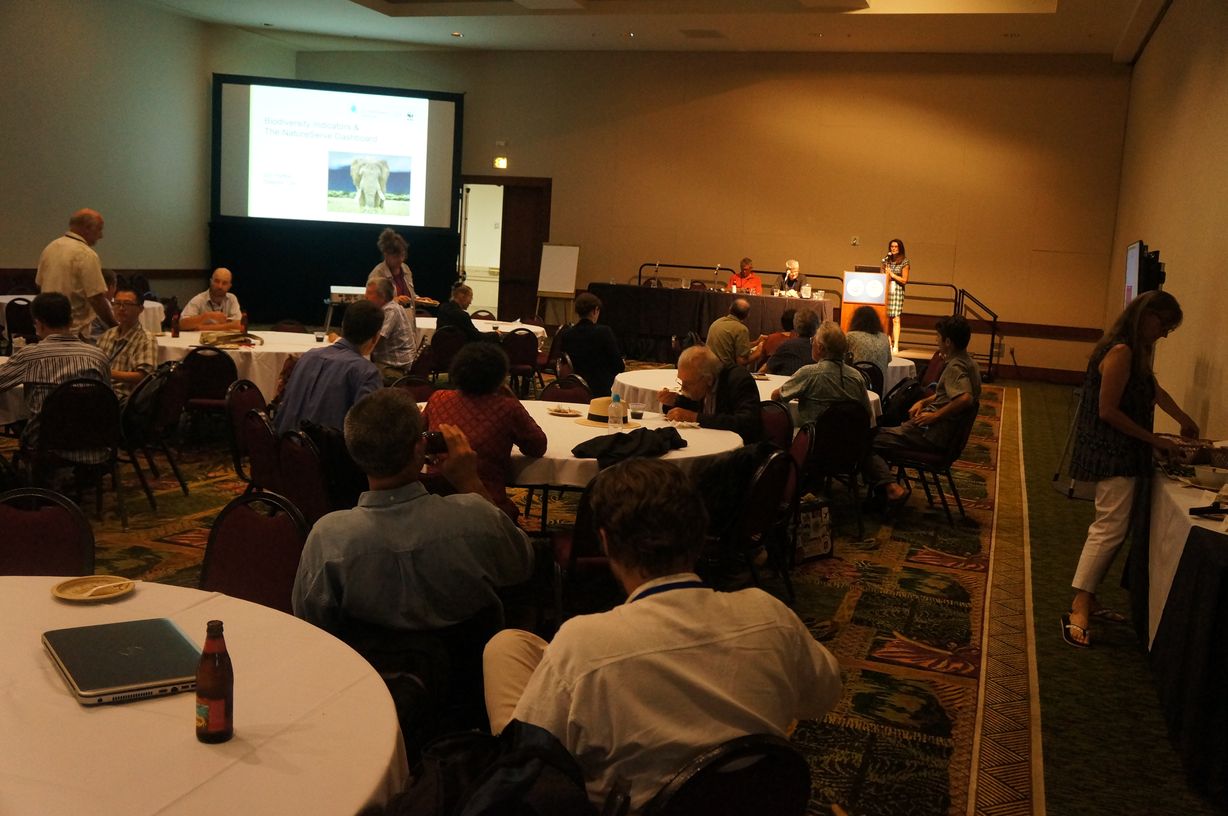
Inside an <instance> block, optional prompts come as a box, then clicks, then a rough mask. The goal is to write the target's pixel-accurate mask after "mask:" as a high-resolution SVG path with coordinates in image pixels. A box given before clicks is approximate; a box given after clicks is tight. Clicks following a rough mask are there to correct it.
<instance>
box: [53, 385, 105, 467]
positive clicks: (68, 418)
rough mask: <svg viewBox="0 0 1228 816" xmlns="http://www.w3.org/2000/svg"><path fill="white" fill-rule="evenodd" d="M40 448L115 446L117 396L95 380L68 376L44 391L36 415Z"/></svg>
mask: <svg viewBox="0 0 1228 816" xmlns="http://www.w3.org/2000/svg"><path fill="white" fill-rule="evenodd" d="M38 423H39V430H38V447H39V449H40V450H54V451H57V452H62V451H81V450H106V449H109V448H116V447H118V446H119V436H120V434H119V400H117V399H116V397H115V392H114V391H112V390H111V386H109V385H106V384H104V383H101V382H99V381H98V380H87V379H76V380H69V381H68V382H65V383H62V384H60V385H59V386H57V387H56V389H55V390H54V391H52V392H51V393H50V394H48V395H47V399H46V401H45V402H44V403H43V409H42V411H40V412H39V415H38Z"/></svg>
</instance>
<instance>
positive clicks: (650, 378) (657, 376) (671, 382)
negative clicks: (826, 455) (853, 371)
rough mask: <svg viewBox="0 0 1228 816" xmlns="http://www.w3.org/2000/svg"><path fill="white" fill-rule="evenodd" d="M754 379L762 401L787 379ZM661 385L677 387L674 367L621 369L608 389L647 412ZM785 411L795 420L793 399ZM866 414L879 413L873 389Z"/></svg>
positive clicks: (656, 405)
mask: <svg viewBox="0 0 1228 816" xmlns="http://www.w3.org/2000/svg"><path fill="white" fill-rule="evenodd" d="M755 378H756V379H755V385H757V386H758V387H759V399H762V400H769V399H771V398H772V392H773V391H775V390H776V389H777V388H780V386H782V385H784V384H785V383H786V382H787V381H788V379H789V378H788V377H786V376H784V375H783V374H757V375H755ZM662 388H670V389H673V390H677V388H678V370H677V369H675V368H645V369H640V370H639V371H624V372H623V373H621V374H619V375H618V376H616V377H615V378H614V385H613V387H612V388H611V389H610V390H611V392H612V393H614V394H618V396H619V398H620V399H621V400H622V401H623V402H626V403H632V402H642V403H644V406H645V407H646V408H647V409H648V410H649V411H659V410H661V403H660V402H659V401H658V400H657V392H658V391H660V390H661V389H662ZM789 410H790V411H791V412H792V414H793V421H794V422H797V400H793V401H792V402H790V403H789ZM870 413H871V416H870V421H871V423H873V422H874V421H875V420H876V419H877V418H878V417H879V416H880V415H881V414H882V413H883V406H882V402H881V401H880V400H879V398H878V394H875V393H874V392H873V391H871V392H870Z"/></svg>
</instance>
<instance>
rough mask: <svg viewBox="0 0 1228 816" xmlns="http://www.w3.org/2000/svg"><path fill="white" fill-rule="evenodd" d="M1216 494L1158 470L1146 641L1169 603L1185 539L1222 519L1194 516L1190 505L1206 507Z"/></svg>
mask: <svg viewBox="0 0 1228 816" xmlns="http://www.w3.org/2000/svg"><path fill="white" fill-rule="evenodd" d="M1214 496H1215V493H1214V492H1213V491H1204V490H1201V489H1198V488H1194V487H1189V486H1187V485H1185V484H1184V483H1182V482H1179V481H1177V480H1176V479H1170V478H1168V477H1167V476H1164V475H1163V474H1161V473H1158V472H1157V473H1156V476H1155V481H1154V483H1153V485H1152V490H1151V538H1150V544H1149V546H1148V565H1147V566H1148V574H1149V579H1148V585H1147V612H1148V620H1147V645H1148V647H1150V646H1151V642H1152V641H1153V640H1154V639H1155V636H1156V629H1157V628H1158V627H1159V625H1160V618H1161V617H1162V616H1163V614H1164V605H1165V604H1167V603H1168V591H1169V590H1170V589H1172V586H1173V576H1175V575H1176V574H1177V565H1178V564H1180V563H1181V554H1182V553H1184V552H1185V542H1186V539H1188V538H1189V537H1190V529H1191V528H1192V527H1194V526H1195V525H1197V526H1199V527H1206V528H1207V529H1208V530H1219V529H1220V525H1221V522H1218V521H1210V520H1207V519H1205V518H1198V519H1195V518H1194V517H1192V516H1191V515H1190V513H1189V510H1190V508H1191V507H1206V506H1207V505H1209V504H1210V503H1211V499H1212V498H1213V497H1214Z"/></svg>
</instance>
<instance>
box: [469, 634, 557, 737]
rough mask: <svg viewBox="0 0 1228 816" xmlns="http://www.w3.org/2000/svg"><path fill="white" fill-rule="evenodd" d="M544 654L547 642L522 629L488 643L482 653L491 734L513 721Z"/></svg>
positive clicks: (499, 635) (500, 635)
mask: <svg viewBox="0 0 1228 816" xmlns="http://www.w3.org/2000/svg"><path fill="white" fill-rule="evenodd" d="M545 652H546V641H544V640H542V639H541V638H539V637H538V636H537V635H535V634H533V633H532V632H525V631H522V630H520V629H504V630H503V631H502V632H499V634H497V635H495V636H494V637H493V638H491V639H490V640H489V641H488V642H487V644H486V648H485V650H483V652H482V677H483V684H484V688H485V692H486V714H487V716H488V717H489V718H490V732H491V733H492V734H498V733H499V732H501V731H502V730H503V729H504V728H506V727H507V724H508V723H509V722H511V720H512V714H513V712H515V710H516V704H517V703H519V702H520V696H521V695H522V694H523V693H524V689H525V686H527V685H528V684H529V678H530V677H532V676H533V672H534V671H535V670H536V669H537V664H538V663H541V662H542V655H543V654H545Z"/></svg>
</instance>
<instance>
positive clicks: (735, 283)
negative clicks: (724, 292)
mask: <svg viewBox="0 0 1228 816" xmlns="http://www.w3.org/2000/svg"><path fill="white" fill-rule="evenodd" d="M740 266H741V267H742V271H741V272H735V273H734V274H732V275H730V276H729V288H730V291H734V287H737V292H738V294H740V295H741V294H746V295H762V294H763V281H761V280H759V276H758V275H756V274H755V266H754V264H753V263H751V260H750V258H743V259H742V263H741V264H740Z"/></svg>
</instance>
